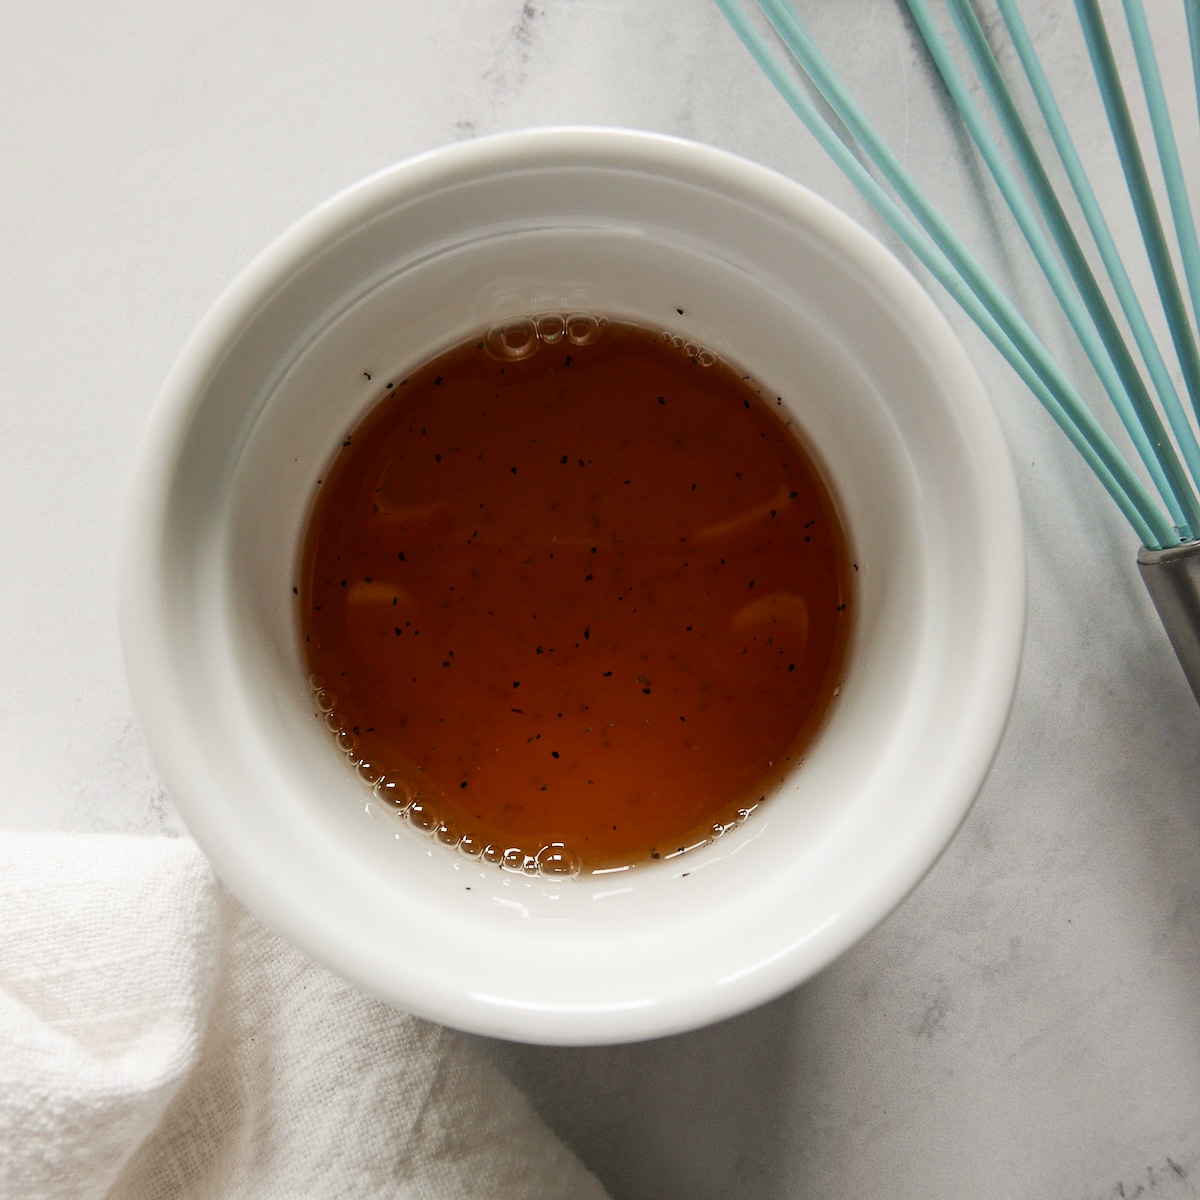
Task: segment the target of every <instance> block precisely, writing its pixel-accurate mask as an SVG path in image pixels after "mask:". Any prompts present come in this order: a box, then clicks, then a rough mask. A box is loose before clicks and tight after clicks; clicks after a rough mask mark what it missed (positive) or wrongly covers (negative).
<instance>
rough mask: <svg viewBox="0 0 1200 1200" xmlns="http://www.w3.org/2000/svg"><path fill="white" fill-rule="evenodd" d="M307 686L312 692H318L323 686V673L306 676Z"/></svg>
mask: <svg viewBox="0 0 1200 1200" xmlns="http://www.w3.org/2000/svg"><path fill="white" fill-rule="evenodd" d="M308 686H309V687H310V688H312V690H313V691H314V692H319V691H320V690H321V689H322V688H323V687H324V686H325V677H324V676H323V675H310V676H309V677H308Z"/></svg>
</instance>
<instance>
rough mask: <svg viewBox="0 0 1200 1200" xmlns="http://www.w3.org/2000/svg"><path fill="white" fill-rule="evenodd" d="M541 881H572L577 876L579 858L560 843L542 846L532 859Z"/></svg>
mask: <svg viewBox="0 0 1200 1200" xmlns="http://www.w3.org/2000/svg"><path fill="white" fill-rule="evenodd" d="M534 862H535V864H536V865H537V869H538V874H539V875H541V876H542V878H543V879H574V878H576V877H577V876H578V875H579V871H580V862H579V856H578V855H577V854H576V853H575V852H574V851H573V850H571V849H569V848H568V847H567V846H565V845H563V843H562V842H551V843H550V845H548V846H543V847H542V848H541V849H540V850H539V851H538V852H537V857H536V858H535V859H534Z"/></svg>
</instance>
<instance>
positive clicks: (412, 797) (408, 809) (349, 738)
mask: <svg viewBox="0 0 1200 1200" xmlns="http://www.w3.org/2000/svg"><path fill="white" fill-rule="evenodd" d="M309 685H310V687H311V688H312V693H313V701H314V703H315V704H316V708H317V714H318V715H319V717H320V718H321V719H322V720H323V721H324V723H325V727H326V729H328V730H329V732H330V734H331V735H332V737H333V741H334V745H336V746H337V748H338V749H339V750H340V751H341V752H342V753H343V754H344V755H345V756H346V758H347V760H348V761H349V762H350V765H351V766H352V767H353V768H354V772H355V774H356V775H357V776H358V778H359V779H360V780H361V781H362V782H363V784H364V785H365V786H366V787H367V788H369V789H370V791H371V794H372V795H374V796H375V797H376V799H378V800H379V802H380V804H381V805H382V807H383V808H384V810H385V811H386V812H387V813H389V814H390V815H391V816H392V817H394V818H395V819H396V820H398V821H401V822H402V823H403V824H405V825H407V826H408V828H409V829H410V830H412V832H413V833H414V834H416V835H417V836H418V837H421V838H423V839H425V840H426V841H429V842H434V843H437V844H439V845H441V846H444V847H445V848H446V849H447V850H454V851H457V852H458V853H459V854H461V855H462V856H463V857H464V858H468V859H471V860H473V861H475V862H480V863H486V864H488V865H491V866H494V867H497V868H499V869H500V870H504V871H511V872H514V873H516V874H520V875H529V876H535V877H538V878H540V879H546V880H565V879H577V878H578V877H579V874H580V872H581V869H582V865H581V863H580V860H579V856H578V855H577V854H576V853H575V852H574V851H573V850H572V849H571V848H570V847H569V846H567V845H565V844H564V843H562V842H549V843H548V844H546V845H543V846H540V847H539V848H538V849H537V850H534V851H530V850H528V849H526V848H524V847H521V846H510V845H502V844H500V843H497V842H485V841H484V839H483V838H481V837H479V836H478V835H476V834H474V833H472V832H471V831H470V830H469V829H463V828H461V827H460V826H459V825H458V824H456V823H455V822H454V821H452V820H450V819H449V818H448V817H447V816H445V815H444V814H443V813H442V812H440V811H439V809H438V805H437V802H436V800H434V799H431V798H430V797H429V796H425V795H423V794H422V793H421V791H420V790H419V789H418V788H417V787H415V786H413V784H412V783H411V782H410V781H409V780H407V779H405V778H403V777H402V776H400V775H398V774H396V773H394V772H391V771H387V770H385V769H384V768H383V767H381V766H378V765H377V764H375V763H372V762H371V761H370V760H369V759H368V758H366V757H365V756H364V755H363V754H362V752H361V751H360V747H359V741H358V737H357V736H356V735H355V733H354V731H353V730H352V729H349V728H347V726H346V722H345V721H344V720H343V718H342V717H341V716H340V715H339V713H338V711H337V698H336V697H335V696H334V694H333V693H332V692H331V691H330V690H329V689H328V688H327V687H326V686H325V681H324V680H323V679H322V678H321V677H320V676H318V675H312V676H310V677H309Z"/></svg>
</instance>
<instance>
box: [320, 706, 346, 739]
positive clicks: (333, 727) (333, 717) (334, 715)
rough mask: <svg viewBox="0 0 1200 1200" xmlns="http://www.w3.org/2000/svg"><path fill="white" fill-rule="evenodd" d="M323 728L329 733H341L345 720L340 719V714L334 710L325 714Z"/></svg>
mask: <svg viewBox="0 0 1200 1200" xmlns="http://www.w3.org/2000/svg"><path fill="white" fill-rule="evenodd" d="M325 728H326V729H328V730H329V732H330V733H341V732H342V730H343V729H345V728H346V722H345V721H344V720H343V719H342V716H341V714H340V713H338V712H337V711H336V710H335V711H334V712H330V713H326V714H325Z"/></svg>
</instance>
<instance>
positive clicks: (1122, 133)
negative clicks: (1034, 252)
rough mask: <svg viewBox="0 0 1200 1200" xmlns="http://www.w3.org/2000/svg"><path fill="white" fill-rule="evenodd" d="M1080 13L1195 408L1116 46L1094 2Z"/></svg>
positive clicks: (1198, 373) (1197, 397)
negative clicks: (1119, 71) (1114, 55)
mask: <svg viewBox="0 0 1200 1200" xmlns="http://www.w3.org/2000/svg"><path fill="white" fill-rule="evenodd" d="M1075 9H1076V12H1077V13H1078V14H1079V24H1080V27H1081V29H1082V30H1083V36H1084V41H1085V42H1086V43H1087V48H1088V55H1089V56H1090V58H1091V60H1092V68H1093V70H1094V72H1095V75H1096V82H1097V84H1098V85H1099V87H1100V98H1101V100H1102V101H1103V103H1104V110H1105V113H1106V114H1107V116H1108V123H1109V127H1110V128H1111V129H1112V133H1113V141H1114V143H1115V145H1116V148H1117V154H1118V156H1119V158H1120V160H1121V170H1122V171H1123V172H1124V175H1125V182H1126V184H1127V186H1128V188H1129V195H1130V199H1131V200H1132V201H1133V208H1134V213H1135V215H1136V216H1137V221H1138V227H1139V228H1140V229H1141V232H1142V241H1143V243H1144V245H1145V247H1146V255H1147V257H1148V258H1149V260H1150V266H1151V268H1152V270H1153V271H1154V281H1155V284H1156V285H1157V287H1158V294H1159V298H1160V299H1161V301H1162V305H1163V312H1164V313H1165V314H1166V318H1167V327H1168V329H1169V330H1170V333H1171V341H1172V342H1173V343H1174V345H1175V353H1176V355H1177V357H1178V359H1179V365H1180V368H1181V369H1182V371H1183V377H1184V380H1185V381H1186V382H1187V387H1188V392H1189V393H1190V395H1191V397H1192V403H1193V405H1196V404H1198V403H1200V356H1198V355H1197V351H1196V342H1195V339H1194V338H1193V337H1192V331H1191V327H1190V325H1189V323H1188V316H1187V309H1186V307H1185V306H1184V302H1183V294H1182V292H1181V291H1180V288H1179V281H1178V279H1177V278H1176V276H1175V268H1174V266H1173V265H1172V263H1171V251H1170V248H1169V247H1168V245H1167V237H1166V233H1165V232H1164V231H1163V226H1162V221H1161V220H1160V218H1159V215H1158V206H1157V205H1156V204H1155V202H1154V193H1153V191H1152V190H1151V187H1150V178H1149V175H1148V173H1147V171H1146V164H1145V161H1144V160H1143V158H1142V154H1141V150H1140V148H1139V146H1138V140H1137V133H1136V132H1135V131H1134V127H1133V118H1132V117H1131V116H1130V114H1129V105H1128V103H1127V102H1126V100H1125V92H1124V89H1123V88H1122V86H1121V79H1120V76H1119V75H1118V74H1117V64H1116V60H1115V59H1114V57H1113V52H1112V46H1111V45H1110V43H1109V40H1108V33H1107V30H1106V29H1105V27H1104V21H1103V19H1102V18H1101V16H1100V10H1099V8H1098V7H1097V6H1096V3H1095V0H1075Z"/></svg>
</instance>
